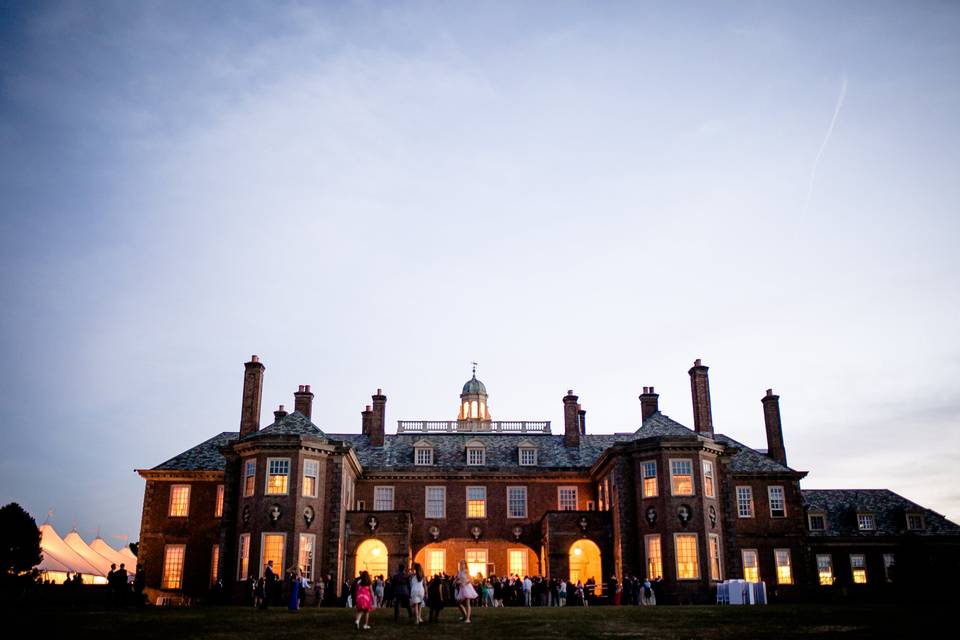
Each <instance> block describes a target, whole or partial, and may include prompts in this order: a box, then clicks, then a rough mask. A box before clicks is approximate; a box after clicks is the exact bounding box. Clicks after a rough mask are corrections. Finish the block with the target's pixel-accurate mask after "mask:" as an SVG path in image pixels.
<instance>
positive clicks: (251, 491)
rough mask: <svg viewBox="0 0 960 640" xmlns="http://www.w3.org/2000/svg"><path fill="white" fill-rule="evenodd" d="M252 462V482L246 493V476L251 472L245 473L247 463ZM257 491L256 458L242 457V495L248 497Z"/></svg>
mask: <svg viewBox="0 0 960 640" xmlns="http://www.w3.org/2000/svg"><path fill="white" fill-rule="evenodd" d="M251 462H252V463H253V474H252V475H253V484H252V489H251V490H250V493H247V478H249V477H250V475H251V474H248V473H247V465H248V464H249V463H251ZM256 493H257V459H256V458H244V460H243V497H244V498H250V497H252V496H253V495H254V494H256Z"/></svg>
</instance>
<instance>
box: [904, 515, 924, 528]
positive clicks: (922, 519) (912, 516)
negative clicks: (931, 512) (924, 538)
mask: <svg viewBox="0 0 960 640" xmlns="http://www.w3.org/2000/svg"><path fill="white" fill-rule="evenodd" d="M906 518H907V531H926V529H927V521H926V519H925V518H924V517H923V514H922V513H908V514H906ZM911 518H919V519H920V526H919V527H911V526H910V519H911Z"/></svg>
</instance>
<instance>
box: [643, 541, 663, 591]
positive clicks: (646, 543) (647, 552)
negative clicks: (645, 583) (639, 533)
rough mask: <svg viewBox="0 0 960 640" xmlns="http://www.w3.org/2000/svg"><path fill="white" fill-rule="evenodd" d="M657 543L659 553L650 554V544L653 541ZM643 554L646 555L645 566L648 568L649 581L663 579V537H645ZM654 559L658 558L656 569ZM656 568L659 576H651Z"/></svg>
mask: <svg viewBox="0 0 960 640" xmlns="http://www.w3.org/2000/svg"><path fill="white" fill-rule="evenodd" d="M654 540H655V541H656V543H657V553H656V555H653V554H651V553H650V543H651V542H652V541H654ZM643 554H644V560H645V562H644V566H645V567H646V572H647V580H655V579H656V578H658V577H659V578H663V540H662V536H661V535H660V534H659V533H650V534H647V535H645V536H643ZM652 558H656V567H653V566H652V565H653V562H652V561H651V559H652ZM653 568H656V569H658V570H659V572H658V573H657V575H650V574H651V573H652V569H653Z"/></svg>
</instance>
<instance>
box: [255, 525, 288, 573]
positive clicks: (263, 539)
mask: <svg viewBox="0 0 960 640" xmlns="http://www.w3.org/2000/svg"><path fill="white" fill-rule="evenodd" d="M267 536H283V554H282V557H283V560H284V563H283V566H282V567H280V570H279V571H278V570H277V567H274V568H273V572H274V573H275V574H276V576H277V579H279V580H283V576H284V573H283V572H286V570H287V569H289V568H290V567H288V566H286V563H285V562H286V559H287V533H286V532H285V531H264V532H263V533H261V534H260V564H258V565H257V571H259V574H258V575H261V576H262V575H263V572H264V571H265V570H266V567H267V565H266V563H265V562H264V561H263V551H264V549H265V548H266V541H267Z"/></svg>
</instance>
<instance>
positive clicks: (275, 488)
mask: <svg viewBox="0 0 960 640" xmlns="http://www.w3.org/2000/svg"><path fill="white" fill-rule="evenodd" d="M289 478H290V458H267V494H268V495H278V494H286V493H287V480H289Z"/></svg>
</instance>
